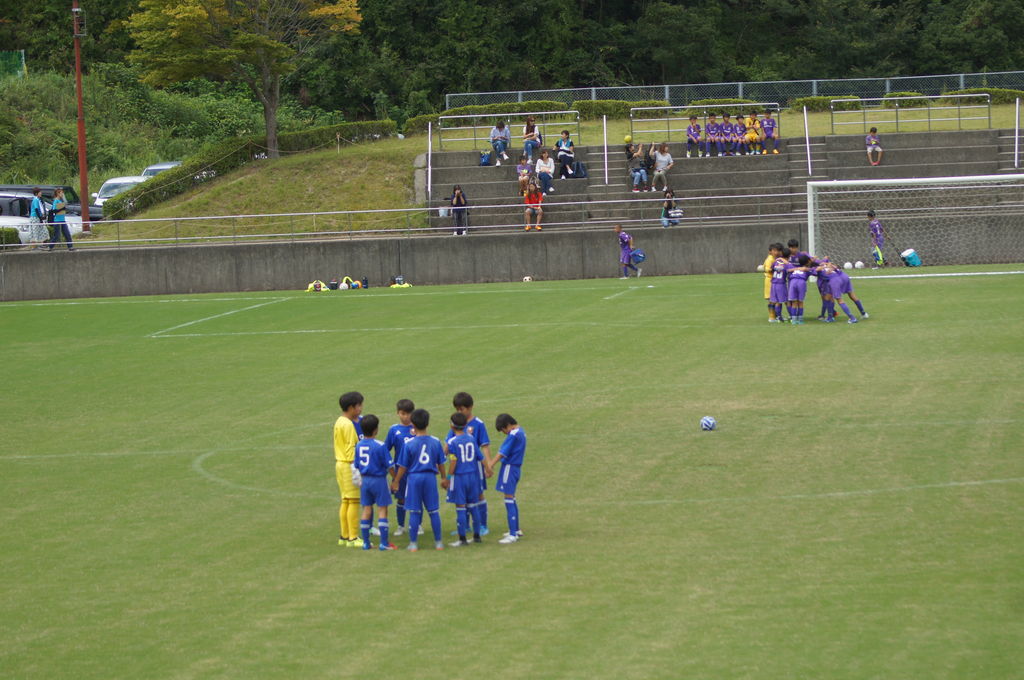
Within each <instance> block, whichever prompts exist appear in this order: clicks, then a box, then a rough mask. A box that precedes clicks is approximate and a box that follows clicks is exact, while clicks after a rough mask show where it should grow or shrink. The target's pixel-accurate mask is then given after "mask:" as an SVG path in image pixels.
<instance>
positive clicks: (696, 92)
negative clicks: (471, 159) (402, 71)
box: [445, 71, 1024, 109]
mask: <svg viewBox="0 0 1024 680" xmlns="http://www.w3.org/2000/svg"><path fill="white" fill-rule="evenodd" d="M969 87H999V88H1008V89H1014V90H1020V89H1024V71H1001V72H997V73H952V74H946V75H938V76H901V77H894V78H850V79H834V80H774V81H766V82H744V83H741V82H735V83H703V84H694V85H637V86H633V87H577V88H571V89H564V90H511V91H507V92H463V93H457V94H447V95H445V108H448V109H451V108H455V107H457V106H470V105H480V104H507V103H512V102H522V101H534V100H546V101H558V102H563V103H564V104H566V106H569V105H571V104H572V103H573V102H575V101H580V100H584V99H591V100H597V99H618V100H624V101H627V102H635V101H645V100H651V99H664V100H665V101H667V102H668V103H669V106H687V105H689V104H690V103H692V102H694V101H698V100H701V99H751V100H755V101H777V102H788V101H789V100H791V99H795V98H797V97H812V96H827V97H841V96H844V95H851V96H854V97H884V96H885V95H886V94H888V93H890V92H920V93H921V94H924V95H938V94H943V93H944V92H950V91H952V90H963V89H966V88H969Z"/></svg>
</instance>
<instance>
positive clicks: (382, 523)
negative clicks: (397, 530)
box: [377, 517, 391, 546]
mask: <svg viewBox="0 0 1024 680" xmlns="http://www.w3.org/2000/svg"><path fill="white" fill-rule="evenodd" d="M377 529H378V530H379V531H380V544H381V545H382V546H385V545H388V544H389V543H391V541H389V540H388V532H389V531H390V528H389V526H388V518H387V517H385V518H383V519H379V520H377Z"/></svg>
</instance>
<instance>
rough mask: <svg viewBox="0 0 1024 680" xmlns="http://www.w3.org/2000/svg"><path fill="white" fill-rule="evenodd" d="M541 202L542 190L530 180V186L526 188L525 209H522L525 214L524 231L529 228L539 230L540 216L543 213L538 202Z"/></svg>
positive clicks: (542, 200) (542, 199) (542, 197)
mask: <svg viewBox="0 0 1024 680" xmlns="http://www.w3.org/2000/svg"><path fill="white" fill-rule="evenodd" d="M543 202H544V192H542V191H541V190H540V187H538V186H537V185H536V183H534V182H530V186H529V187H527V189H526V210H525V211H523V213H524V214H525V215H526V231H530V229H531V228H535V229H536V230H537V231H541V229H542V227H541V226H540V218H541V216H543V215H544V209H543V208H541V207H540V204H541V203H543ZM531 217H532V218H534V223H533V224H532V225H531V224H530V218H531Z"/></svg>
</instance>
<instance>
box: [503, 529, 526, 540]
mask: <svg viewBox="0 0 1024 680" xmlns="http://www.w3.org/2000/svg"><path fill="white" fill-rule="evenodd" d="M511 535H512V532H511V531H506V532H505V533H503V534H502V535H501V537H502V538H505V537H506V536H511ZM516 537H517V538H522V537H523V530H522V529H520V530H519V531H517V532H516Z"/></svg>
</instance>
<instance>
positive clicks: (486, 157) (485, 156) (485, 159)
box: [480, 151, 491, 166]
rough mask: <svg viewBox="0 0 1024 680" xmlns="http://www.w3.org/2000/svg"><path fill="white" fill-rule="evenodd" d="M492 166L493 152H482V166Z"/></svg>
mask: <svg viewBox="0 0 1024 680" xmlns="http://www.w3.org/2000/svg"><path fill="white" fill-rule="evenodd" d="M490 164H491V152H490V151H481V152H480V165H482V166H483V165H490Z"/></svg>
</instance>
